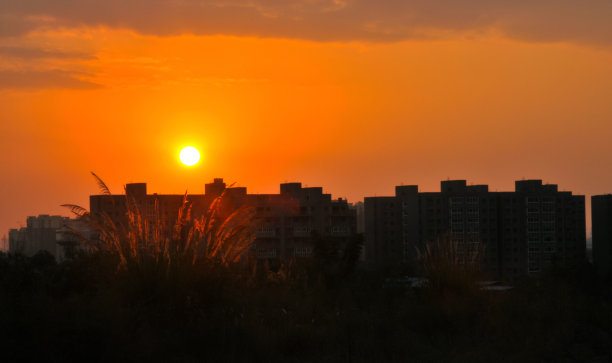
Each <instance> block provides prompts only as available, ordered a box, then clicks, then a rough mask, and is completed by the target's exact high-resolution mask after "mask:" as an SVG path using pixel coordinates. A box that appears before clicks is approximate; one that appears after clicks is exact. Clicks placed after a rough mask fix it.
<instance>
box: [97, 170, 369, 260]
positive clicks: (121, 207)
mask: <svg viewBox="0 0 612 363" xmlns="http://www.w3.org/2000/svg"><path fill="white" fill-rule="evenodd" d="M222 193H225V194H224V198H223V199H224V201H225V204H224V208H227V209H228V210H232V209H235V208H238V207H241V206H246V207H251V208H253V209H254V210H255V213H256V216H255V219H256V221H257V227H256V232H255V233H256V239H255V243H254V248H253V251H252V252H253V254H254V255H255V256H256V257H257V258H260V259H284V258H290V257H308V256H310V255H312V253H313V243H312V242H313V241H312V234H313V232H316V233H318V234H319V235H320V236H322V237H323V238H325V239H326V240H334V241H338V242H339V243H343V242H346V241H348V239H349V238H351V237H352V236H354V234H355V233H356V229H357V222H356V211H355V210H354V209H352V208H349V204H348V202H347V201H346V200H345V199H342V198H339V199H332V198H331V195H330V194H325V193H323V189H322V188H320V187H313V188H304V187H302V184H301V183H284V184H281V185H280V193H279V194H248V193H247V189H246V188H244V187H227V185H226V184H225V183H224V182H223V179H221V178H217V179H214V181H213V182H212V183H208V184H206V185H205V193H204V194H190V195H188V196H187V200H188V202H189V203H190V204H191V207H192V209H191V213H192V216H193V217H195V218H198V217H200V216H201V215H203V214H204V213H206V211H207V210H208V208H209V206H210V204H211V203H212V201H213V200H214V199H215V198H216V197H218V196H220V195H221V194H222ZM126 196H127V197H129V198H133V199H134V200H135V201H136V202H137V204H138V205H139V206H140V208H141V211H142V212H143V214H144V215H145V216H146V217H147V218H151V219H154V218H155V216H154V215H153V214H154V211H155V205H156V204H157V205H158V208H159V213H160V216H161V217H160V218H161V219H162V220H163V221H164V222H165V223H168V224H169V225H172V223H173V222H174V221H176V218H177V216H178V210H179V207H180V206H181V204H182V202H183V197H184V196H183V195H158V194H147V187H146V184H144V183H135V184H127V186H126V195H114V196H109V195H92V196H90V210H91V212H92V213H94V214H98V213H106V214H108V215H109V216H110V217H111V218H112V219H114V220H117V221H121V220H123V221H125V218H126V211H127V210H126V206H125V203H126V200H127V198H126Z"/></svg>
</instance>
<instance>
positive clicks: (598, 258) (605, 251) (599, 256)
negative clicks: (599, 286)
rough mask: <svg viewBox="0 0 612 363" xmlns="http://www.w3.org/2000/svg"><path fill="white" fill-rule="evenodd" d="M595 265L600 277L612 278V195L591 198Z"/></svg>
mask: <svg viewBox="0 0 612 363" xmlns="http://www.w3.org/2000/svg"><path fill="white" fill-rule="evenodd" d="M591 212H592V221H593V264H594V265H595V268H597V271H598V272H599V274H600V276H603V277H612V276H611V272H612V194H607V195H594V196H592V197H591Z"/></svg>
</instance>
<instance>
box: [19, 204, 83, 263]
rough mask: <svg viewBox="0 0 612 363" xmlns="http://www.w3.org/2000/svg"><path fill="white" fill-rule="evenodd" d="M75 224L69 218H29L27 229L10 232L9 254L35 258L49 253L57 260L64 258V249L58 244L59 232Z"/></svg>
mask: <svg viewBox="0 0 612 363" xmlns="http://www.w3.org/2000/svg"><path fill="white" fill-rule="evenodd" d="M71 223H74V220H71V219H70V218H68V217H62V216H50V215H47V214H41V215H39V216H37V217H34V216H30V217H28V218H27V224H26V227H24V228H20V229H11V230H9V253H20V254H23V255H25V256H28V257H30V256H33V255H35V254H36V253H38V252H40V251H47V252H49V253H50V254H51V255H53V256H54V257H55V258H56V259H57V260H61V259H63V257H64V250H63V247H62V246H61V245H60V244H58V231H59V230H62V229H63V228H65V227H66V226H67V225H70V224H71Z"/></svg>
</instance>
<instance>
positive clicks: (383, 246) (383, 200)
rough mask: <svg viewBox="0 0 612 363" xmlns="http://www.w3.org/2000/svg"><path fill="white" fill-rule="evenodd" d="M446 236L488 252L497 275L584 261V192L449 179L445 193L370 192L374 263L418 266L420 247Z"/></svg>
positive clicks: (488, 266) (369, 256)
mask: <svg viewBox="0 0 612 363" xmlns="http://www.w3.org/2000/svg"><path fill="white" fill-rule="evenodd" d="M442 237H447V238H451V239H452V240H453V241H456V243H457V244H459V245H460V246H463V248H468V247H470V250H477V251H482V260H481V262H482V268H483V270H485V271H487V272H488V273H489V274H490V275H491V277H494V278H498V279H512V278H514V277H515V276H519V275H524V274H533V273H537V272H540V271H542V270H544V269H546V268H548V267H551V266H553V265H559V266H561V265H563V266H570V265H575V264H579V263H582V262H583V261H584V260H585V258H586V257H585V253H586V225H585V210H584V196H577V195H572V193H571V192H559V191H558V190H557V186H556V185H542V181H541V180H523V181H517V182H516V183H515V191H514V192H489V190H488V186H487V185H473V186H468V185H466V181H465V180H449V181H443V182H442V183H441V191H440V192H433V193H427V192H425V193H423V192H419V191H418V186H416V185H410V186H397V187H396V188H395V196H392V197H369V198H365V253H366V263H367V264H368V265H369V266H371V267H383V266H400V265H403V264H406V265H412V266H417V254H416V250H417V248H422V247H423V246H424V245H425V243H426V242H428V241H433V240H435V239H437V238H442Z"/></svg>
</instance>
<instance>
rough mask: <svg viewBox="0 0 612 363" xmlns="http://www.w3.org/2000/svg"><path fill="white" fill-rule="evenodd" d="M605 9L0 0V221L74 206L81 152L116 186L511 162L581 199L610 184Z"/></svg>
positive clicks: (83, 182)
mask: <svg viewBox="0 0 612 363" xmlns="http://www.w3.org/2000/svg"><path fill="white" fill-rule="evenodd" d="M610 19H612V2H610V1H609V0H583V1H570V0H555V1H552V0H531V1H521V0H519V1H513V2H508V1H501V0H486V1H485V0H464V1H461V2H458V1H451V0H427V1H426V0H379V1H365V0H270V1H256V0H215V1H209V0H200V1H194V0H147V1H144V0H135V1H124V0H121V1H119V0H105V1H102V0H87V1H85V0H79V1H76V0H56V1H48V0H3V1H2V2H0V136H1V137H2V140H1V142H0V167H1V170H2V171H1V172H0V206H1V207H0V237H1V236H2V235H4V234H5V233H6V232H4V231H8V229H9V228H18V227H20V226H23V225H25V219H26V217H27V216H28V215H37V214H63V215H68V213H67V210H64V209H63V208H62V207H60V205H61V204H64V203H74V204H80V205H83V206H88V197H89V195H90V194H95V193H97V192H98V189H97V186H96V183H95V180H94V179H93V178H92V177H91V175H90V171H94V172H95V173H96V174H97V175H99V176H100V177H101V178H102V179H103V180H104V181H105V182H106V183H107V184H108V185H109V186H110V188H111V190H112V191H114V192H115V193H121V192H122V191H123V185H124V184H125V183H129V182H147V183H148V185H149V191H150V192H157V193H172V194H182V193H184V192H185V190H188V191H189V192H190V193H202V192H203V190H204V184H205V183H207V182H210V181H211V180H212V179H213V178H215V177H223V178H225V180H226V181H227V182H230V183H232V182H235V183H236V184H237V185H241V186H246V187H248V190H249V192H250V193H275V192H278V190H279V183H281V182H286V181H301V182H302V183H304V184H305V185H308V186H323V187H324V190H325V191H326V192H328V193H332V195H333V196H334V197H344V198H348V199H349V202H356V201H358V200H362V199H363V197H364V196H375V195H378V196H382V195H392V194H393V190H394V186H395V185H400V184H418V185H419V186H420V190H421V191H438V190H439V182H440V180H446V179H449V178H450V179H466V180H467V181H468V183H473V184H488V185H489V186H490V190H499V191H502V190H513V188H514V181H515V180H518V179H523V178H529V179H543V180H544V181H545V182H547V183H553V184H558V185H559V188H560V189H561V190H570V191H573V192H574V193H576V194H582V195H586V196H587V202H588V200H589V198H590V195H593V194H603V193H612V168H611V167H610V166H611V165H612V142H611V141H610V140H611V139H610V135H612V107H610V104H611V103H610V102H611V99H612V97H611V96H612V21H610ZM186 145H193V146H195V147H197V148H198V149H200V152H201V153H202V160H201V162H200V163H199V164H197V165H196V166H194V167H186V166H184V165H181V164H180V163H179V160H178V153H179V151H180V149H181V148H182V147H183V146H186ZM587 208H590V204H589V203H588V204H587ZM588 218H590V216H588ZM587 225H590V221H588V222H587Z"/></svg>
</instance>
